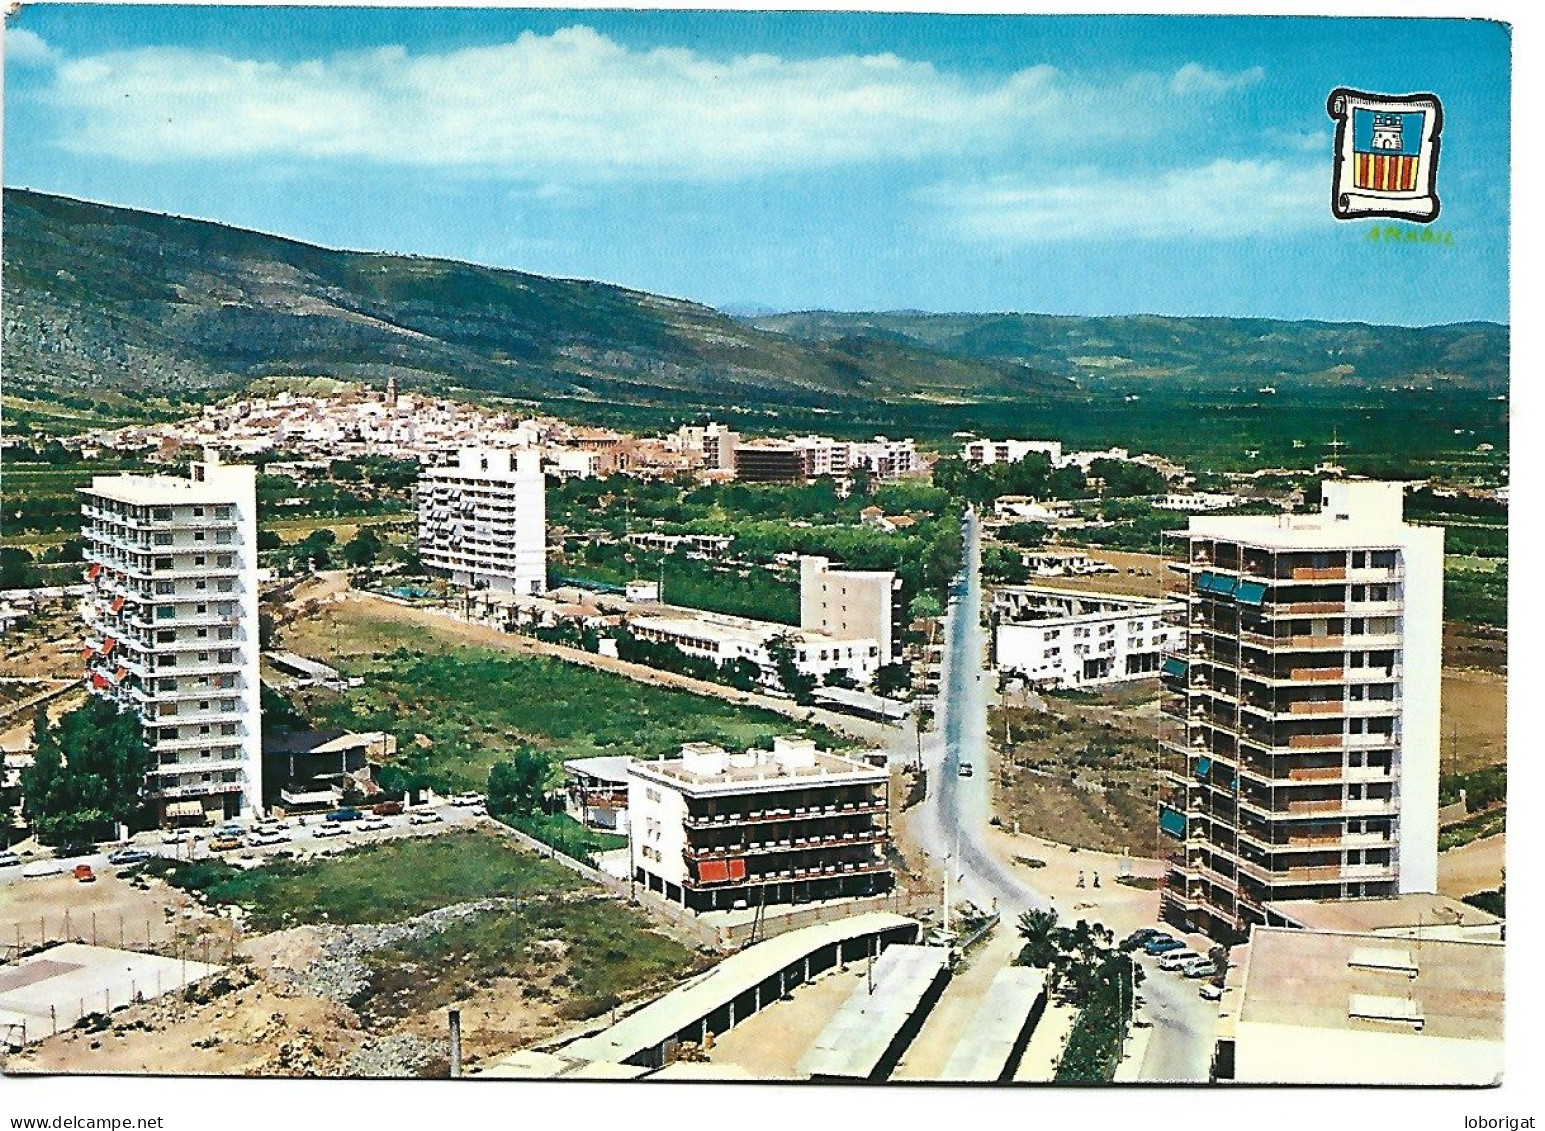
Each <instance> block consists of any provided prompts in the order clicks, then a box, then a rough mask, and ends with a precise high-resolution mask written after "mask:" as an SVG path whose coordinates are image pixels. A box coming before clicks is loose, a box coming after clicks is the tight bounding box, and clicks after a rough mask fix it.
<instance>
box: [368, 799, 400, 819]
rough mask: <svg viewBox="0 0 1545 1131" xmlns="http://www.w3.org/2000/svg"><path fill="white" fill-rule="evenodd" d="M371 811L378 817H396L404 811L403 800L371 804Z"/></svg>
mask: <svg viewBox="0 0 1545 1131" xmlns="http://www.w3.org/2000/svg"><path fill="white" fill-rule="evenodd" d="M370 811H371V812H372V813H374V814H375V815H376V816H377V817H395V816H398V815H399V814H400V813H401V812H402V802H401V801H380V802H377V803H376V804H375V805H373V806H371V808H370Z"/></svg>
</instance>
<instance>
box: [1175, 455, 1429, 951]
mask: <svg viewBox="0 0 1545 1131" xmlns="http://www.w3.org/2000/svg"><path fill="white" fill-rule="evenodd" d="M1321 491H1322V493H1321V506H1320V510H1319V511H1318V512H1317V513H1310V514H1303V515H1280V516H1218V517H1212V516H1197V517H1194V518H1192V519H1191V522H1190V528H1189V530H1188V531H1187V532H1186V534H1185V536H1184V542H1183V546H1182V550H1181V553H1180V556H1179V560H1178V561H1175V562H1173V563H1172V564H1171V568H1172V569H1174V570H1175V571H1176V572H1177V573H1178V575H1179V584H1178V585H1177V587H1176V595H1177V596H1178V597H1180V598H1182V599H1183V601H1184V607H1183V611H1182V612H1181V613H1180V614H1179V615H1178V617H1177V621H1178V624H1179V627H1181V628H1183V629H1184V630H1185V635H1184V637H1182V639H1183V641H1184V644H1183V645H1182V646H1181V650H1180V651H1179V652H1178V653H1176V654H1174V655H1172V656H1171V657H1170V658H1169V659H1168V660H1167V661H1166V662H1165V665H1164V680H1165V682H1166V684H1167V685H1168V687H1169V689H1170V694H1169V695H1168V696H1167V697H1166V703H1165V706H1164V713H1165V723H1164V734H1163V738H1162V741H1161V760H1162V765H1163V772H1162V777H1163V781H1162V793H1161V804H1160V810H1159V827H1160V830H1161V832H1162V834H1164V835H1163V836H1161V840H1164V839H1165V838H1166V837H1167V838H1170V839H1169V843H1170V844H1171V845H1172V851H1171V852H1170V855H1169V866H1168V869H1167V874H1166V881H1165V890H1164V896H1163V902H1164V908H1165V911H1166V913H1167V914H1170V915H1172V916H1174V917H1176V918H1179V919H1180V920H1182V921H1185V922H1187V923H1189V924H1190V925H1192V926H1193V927H1194V928H1196V929H1199V930H1205V931H1207V932H1208V933H1210V934H1213V935H1215V936H1218V937H1224V936H1231V935H1236V934H1238V933H1240V932H1242V931H1244V930H1247V929H1248V926H1249V925H1250V924H1251V923H1258V922H1261V921H1263V918H1264V915H1263V911H1262V908H1263V905H1264V904H1266V903H1267V902H1268V901H1275V900H1303V899H1322V900H1337V899H1354V898H1359V897H1365V896H1381V895H1390V894H1395V893H1405V892H1431V891H1434V890H1436V885H1437V809H1438V756H1439V728H1438V701H1439V692H1440V686H1441V663H1442V634H1443V531H1442V530H1441V529H1437V528H1431V527H1419V526H1413V525H1409V524H1407V523H1406V522H1405V521H1404V519H1403V514H1402V505H1403V492H1402V487H1401V485H1400V484H1398V483H1377V482H1369V481H1329V482H1326V483H1325V484H1323V486H1322V489H1321Z"/></svg>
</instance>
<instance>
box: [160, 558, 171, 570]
mask: <svg viewBox="0 0 1545 1131" xmlns="http://www.w3.org/2000/svg"><path fill="white" fill-rule="evenodd" d="M156 568H157V569H171V568H172V559H171V558H169V557H163V558H157V559H156Z"/></svg>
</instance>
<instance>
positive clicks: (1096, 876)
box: [1094, 872, 1100, 887]
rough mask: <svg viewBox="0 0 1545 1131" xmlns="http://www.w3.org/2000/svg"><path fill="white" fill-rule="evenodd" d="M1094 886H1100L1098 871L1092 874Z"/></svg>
mask: <svg viewBox="0 0 1545 1131" xmlns="http://www.w3.org/2000/svg"><path fill="white" fill-rule="evenodd" d="M1094 886H1095V887H1099V886H1100V873H1098V872H1096V873H1095V874H1094Z"/></svg>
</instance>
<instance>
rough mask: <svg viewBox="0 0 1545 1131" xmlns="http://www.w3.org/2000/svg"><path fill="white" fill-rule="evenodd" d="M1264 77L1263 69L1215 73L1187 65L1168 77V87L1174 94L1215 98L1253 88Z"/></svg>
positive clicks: (1202, 67) (1205, 68)
mask: <svg viewBox="0 0 1545 1131" xmlns="http://www.w3.org/2000/svg"><path fill="white" fill-rule="evenodd" d="M1265 77H1266V70H1265V68H1264V67H1250V68H1247V69H1246V70H1243V71H1232V72H1230V71H1215V70H1213V69H1212V68H1211V67H1204V66H1202V65H1201V64H1200V63H1187V64H1186V65H1185V66H1183V67H1181V68H1180V69H1179V70H1178V71H1176V72H1175V73H1174V74H1173V75H1171V76H1170V80H1169V86H1170V90H1172V91H1173V92H1174V93H1176V94H1179V95H1183V96H1190V95H1201V96H1203V97H1217V96H1218V95H1222V94H1228V93H1229V92H1230V91H1234V90H1243V89H1244V88H1245V87H1247V86H1254V85H1255V84H1256V83H1258V82H1260V81H1261V80H1262V79H1264V78H1265Z"/></svg>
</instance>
